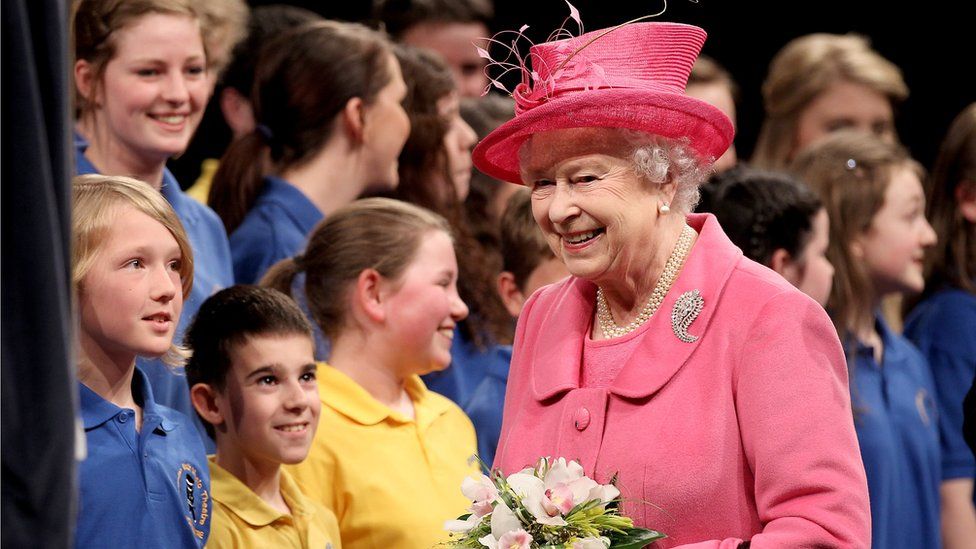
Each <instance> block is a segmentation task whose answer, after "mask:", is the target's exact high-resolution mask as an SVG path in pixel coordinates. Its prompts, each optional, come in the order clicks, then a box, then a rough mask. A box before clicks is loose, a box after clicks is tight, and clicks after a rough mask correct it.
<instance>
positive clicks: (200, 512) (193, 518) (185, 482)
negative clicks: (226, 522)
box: [176, 463, 210, 539]
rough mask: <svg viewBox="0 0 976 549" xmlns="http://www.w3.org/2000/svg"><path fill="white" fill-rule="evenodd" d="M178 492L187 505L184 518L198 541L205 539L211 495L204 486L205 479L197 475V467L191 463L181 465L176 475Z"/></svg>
mask: <svg viewBox="0 0 976 549" xmlns="http://www.w3.org/2000/svg"><path fill="white" fill-rule="evenodd" d="M176 490H177V493H178V494H179V495H180V497H181V498H182V499H183V504H184V505H185V507H184V511H183V516H184V517H185V518H186V522H187V523H188V524H189V525H190V528H192V529H193V535H194V537H196V538H197V539H203V530H201V528H203V527H204V526H206V524H207V521H209V520H210V494H209V493H208V492H207V487H206V486H204V484H203V479H202V478H200V475H199V474H198V473H197V469H196V467H194V466H193V465H192V464H190V463H183V464H181V465H180V469H179V471H177V473H176Z"/></svg>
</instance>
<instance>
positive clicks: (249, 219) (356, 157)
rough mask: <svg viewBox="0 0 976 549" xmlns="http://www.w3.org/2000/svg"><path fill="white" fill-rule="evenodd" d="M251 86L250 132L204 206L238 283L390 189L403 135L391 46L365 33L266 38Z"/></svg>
mask: <svg viewBox="0 0 976 549" xmlns="http://www.w3.org/2000/svg"><path fill="white" fill-rule="evenodd" d="M254 80H255V84H254V91H253V93H252V97H251V103H252V106H253V112H254V117H255V122H256V129H255V130H254V131H252V132H251V133H250V134H247V135H245V136H243V137H242V138H240V139H237V140H236V141H234V142H233V143H232V144H231V146H230V148H228V150H227V152H226V153H225V154H224V157H223V158H222V159H221V162H220V168H219V169H218V170H217V174H216V175H215V176H214V182H213V187H212V188H211V190H210V199H209V203H210V204H211V205H212V206H213V207H214V209H215V210H216V211H217V213H218V214H219V215H220V217H221V219H222V220H223V222H224V226H225V227H226V228H227V232H228V234H230V246H231V254H232V256H233V261H234V277H235V279H236V281H237V282H238V283H241V284H253V283H255V282H257V281H258V280H259V279H260V278H261V276H262V275H264V273H265V271H267V270H268V267H270V266H271V265H273V264H274V263H276V262H278V261H280V260H282V259H284V258H286V257H291V256H292V255H294V254H296V253H298V252H299V251H301V250H302V249H303V248H304V246H305V240H306V238H307V236H308V233H310V232H311V231H312V228H313V227H315V225H316V224H317V223H318V222H319V221H321V220H322V218H323V217H328V216H329V215H330V214H331V213H332V212H334V211H335V210H336V209H338V208H340V207H342V206H344V205H345V204H348V203H349V202H352V201H353V200H355V199H356V197H358V196H359V195H360V194H362V193H363V192H364V191H367V190H390V189H392V188H393V187H395V186H396V184H397V181H398V177H397V168H396V166H397V156H398V155H399V154H400V150H401V149H402V148H403V144H404V142H405V141H406V139H407V135H408V134H409V132H410V121H409V120H408V118H407V114H406V113H405V112H404V110H403V106H402V105H401V102H402V101H403V99H404V96H405V94H406V86H405V84H404V83H403V77H402V76H401V75H400V65H399V63H398V62H397V60H396V58H395V57H394V56H393V53H392V47H391V45H390V44H389V42H388V41H387V40H386V39H385V38H384V37H383V36H382V35H380V34H379V33H377V32H375V31H372V30H369V29H367V28H366V27H363V26H362V25H357V24H352V23H338V22H334V21H318V22H313V23H308V24H305V25H303V26H300V27H298V28H296V29H293V30H291V32H286V33H284V34H282V35H281V36H279V37H276V38H275V39H272V40H271V41H270V42H269V43H268V45H267V46H266V47H265V49H264V50H263V53H262V55H261V57H259V60H258V64H257V67H256V69H255V77H254Z"/></svg>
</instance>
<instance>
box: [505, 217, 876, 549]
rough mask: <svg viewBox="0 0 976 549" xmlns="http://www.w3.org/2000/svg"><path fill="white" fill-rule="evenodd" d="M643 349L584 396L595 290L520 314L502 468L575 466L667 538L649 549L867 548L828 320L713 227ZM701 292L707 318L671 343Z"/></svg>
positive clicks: (701, 226)
mask: <svg viewBox="0 0 976 549" xmlns="http://www.w3.org/2000/svg"><path fill="white" fill-rule="evenodd" d="M688 223H689V224H690V225H691V226H692V227H693V228H695V229H696V230H697V231H698V232H699V234H700V236H699V239H698V241H697V242H696V244H695V246H694V248H693V249H692V251H691V254H690V255H689V257H688V259H687V260H686V262H685V265H684V267H683V269H682V271H681V274H680V275H679V277H678V279H677V280H676V281H675V283H674V286H673V287H672V288H671V290H670V291H669V292H668V295H667V297H666V298H665V300H664V303H663V304H662V305H661V308H660V310H659V312H658V313H657V314H655V315H654V316H653V317H651V319H650V320H649V321H648V322H649V323H650V324H651V325H650V326H649V327H648V330H647V331H646V333H645V334H643V335H642V336H641V337H642V340H641V341H640V342H639V343H638V347H637V350H636V351H635V352H634V354H633V355H632V356H631V358H630V359H629V360H628V361H627V363H626V364H624V366H623V367H622V369H621V370H620V373H619V374H618V375H617V377H616V379H615V380H614V381H613V383H612V384H611V385H610V387H608V388H605V389H604V388H585V387H583V388H581V387H580V386H579V378H580V365H581V357H582V349H583V341H584V338H587V337H589V335H588V332H589V329H590V324H591V319H592V316H593V311H594V306H595V295H596V287H595V286H594V285H593V284H592V283H590V282H588V281H585V280H582V279H578V278H573V277H571V278H569V279H567V280H565V281H563V282H560V283H558V284H555V285H553V286H550V287H548V288H545V289H544V290H542V291H540V292H537V293H536V294H535V295H533V296H532V298H531V299H529V301H528V302H527V303H526V305H525V308H524V309H523V311H522V316H521V317H520V318H519V324H518V330H517V333H516V336H515V351H514V355H513V357H512V367H511V373H510V377H509V380H508V389H507V394H506V398H505V412H504V419H503V422H502V431H501V438H500V442H499V446H498V451H497V454H496V457H495V465H496V466H498V467H500V468H501V469H502V470H503V471H504V472H505V473H506V474H507V473H511V472H513V471H515V470H518V469H520V468H522V467H524V466H526V465H530V464H532V463H534V462H535V461H536V460H537V459H538V458H539V457H541V456H547V455H548V456H553V457H560V456H561V457H565V458H568V459H577V460H580V462H581V463H582V464H583V467H584V468H585V470H586V472H587V474H589V475H595V479H596V480H597V481H600V482H606V481H608V480H609V479H610V477H611V476H612V475H614V474H615V473H616V474H618V475H619V476H618V482H617V486H618V487H619V488H620V490H621V493H622V495H623V498H624V501H625V504H624V512H625V513H626V514H627V515H629V516H631V517H632V518H634V519H635V522H636V523H637V524H638V525H641V526H646V527H649V528H653V529H656V530H660V531H662V532H664V533H666V534H667V535H668V536H669V537H668V538H667V539H665V540H663V541H662V542H659V543H658V544H656V545H654V547H673V546H676V545H685V544H694V547H702V548H704V547H723V548H724V547H736V546H738V544H739V543H740V542H741V541H743V540H751V547H752V549H761V548H766V547H777V548H781V547H791V548H792V547H870V544H871V542H870V538H871V518H870V517H871V515H870V512H869V507H868V488H867V481H866V479H865V475H864V466H863V464H862V463H861V456H860V452H859V450H858V444H857V438H856V436H855V434H854V425H853V420H852V414H851V405H850V393H849V391H848V384H847V368H846V365H845V360H844V355H843V352H842V350H841V346H840V343H839V341H838V339H837V335H836V333H835V331H834V329H833V326H832V325H831V323H830V320H829V318H828V317H827V315H826V313H825V312H824V310H823V308H822V307H820V306H819V305H818V304H817V303H816V302H814V301H813V300H812V299H810V298H808V297H807V296H806V295H804V294H802V293H801V292H799V291H798V290H796V289H794V288H793V287H792V286H791V285H790V284H789V283H787V282H786V281H784V280H783V279H782V278H780V277H779V276H778V275H777V274H776V273H774V272H773V271H771V270H769V269H767V268H765V267H762V266H761V265H759V264H757V263H754V262H752V261H750V260H748V259H746V258H744V257H743V256H742V252H741V251H739V249H738V248H736V247H735V246H734V245H733V244H732V243H731V242H730V241H729V239H728V238H727V237H726V236H725V234H724V233H723V232H722V230H721V228H720V227H719V225H718V223H717V222H716V220H715V218H714V217H713V216H711V215H694V214H693V215H690V216H688ZM694 289H698V290H699V291H700V292H701V295H702V297H703V298H704V308H703V309H702V311H701V314H700V315H699V316H698V317H697V318H696V319H695V320H694V322H692V323H691V325H690V327H689V328H688V332H689V333H691V334H692V335H695V336H698V340H697V341H696V342H694V343H684V342H682V341H680V340H679V339H678V338H677V337H676V336H675V334H674V332H673V331H672V327H671V310H672V308H673V306H674V304H675V301H676V300H677V297H678V296H680V295H681V294H682V293H684V292H686V291H689V290H694Z"/></svg>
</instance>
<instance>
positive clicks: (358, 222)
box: [264, 198, 476, 549]
mask: <svg viewBox="0 0 976 549" xmlns="http://www.w3.org/2000/svg"><path fill="white" fill-rule="evenodd" d="M299 272H303V273H304V274H305V275H306V276H305V286H304V290H305V295H306V296H307V299H308V304H309V306H310V308H311V311H312V315H313V316H314V318H315V321H316V322H317V323H318V324H319V326H320V327H321V329H322V331H323V332H325V334H326V335H327V336H328V337H329V339H330V341H331V342H332V353H331V355H330V358H329V362H328V364H327V365H324V364H323V365H321V366H320V367H319V371H318V380H319V390H320V394H321V397H322V415H321V419H320V422H319V430H318V432H317V433H316V435H315V441H314V442H313V444H312V450H311V451H310V452H309V455H308V458H307V459H306V460H305V461H304V462H303V463H302V464H300V465H297V466H294V467H293V468H292V474H293V476H294V477H295V478H296V480H297V481H298V482H299V483H300V484H301V485H302V489H303V490H305V492H306V494H307V495H309V497H312V498H316V499H318V500H319V501H321V502H323V503H324V504H325V505H326V506H327V507H329V508H331V509H332V510H333V511H334V512H335V514H336V517H337V518H338V520H339V530H340V534H341V538H342V545H343V547H345V548H346V549H349V548H352V549H362V548H375V549H381V548H383V549H385V548H388V547H398V548H404V549H411V548H416V549H421V548H423V549H427V548H428V547H432V546H434V545H436V544H437V543H439V542H443V541H446V539H447V538H446V533H445V532H444V530H443V525H444V521H445V517H446V518H448V519H449V518H451V517H455V516H458V515H460V514H461V513H462V512H463V511H464V509H465V508H466V507H467V505H468V503H469V502H467V501H466V500H465V498H464V497H463V496H462V495H461V492H460V490H459V487H460V486H461V482H462V481H463V480H464V478H465V476H466V475H468V474H470V473H473V472H475V471H476V467H475V466H473V465H471V464H470V463H469V458H470V457H471V456H472V455H473V454H474V453H475V451H476V444H475V434H474V428H473V427H472V425H471V421H470V420H468V418H467V416H465V415H464V412H462V411H461V409H460V408H458V406H457V405H455V404H454V403H453V402H451V401H450V400H448V399H446V398H444V397H442V396H441V395H439V394H437V393H434V392H432V391H429V390H427V388H426V386H425V385H424V383H423V381H421V379H420V377H419V376H420V375H421V374H426V373H429V372H432V371H436V370H442V369H444V368H446V367H447V365H448V364H449V363H450V361H451V343H452V340H453V338H454V329H455V326H456V325H457V323H458V322H460V321H461V320H462V319H463V318H464V317H465V316H467V314H468V308H467V307H466V306H465V304H464V302H463V301H461V298H460V297H459V296H458V292H457V273H458V268H457V261H456V260H455V257H454V242H453V240H452V237H451V233H450V230H449V227H448V224H447V222H446V221H445V220H444V219H443V218H441V217H440V216H438V215H436V214H433V213H431V212H429V211H427V210H424V209H422V208H419V207H417V206H414V205H411V204H407V203H405V202H400V201H397V200H391V199H386V198H370V199H364V200H359V201H357V202H354V203H353V204H351V205H349V206H347V207H345V208H342V209H340V210H338V211H336V212H335V213H334V214H333V215H331V216H329V217H328V218H326V220H325V221H324V222H323V223H322V224H320V225H319V226H318V227H317V228H316V230H315V231H314V232H313V233H312V235H311V236H310V238H309V243H308V248H307V250H306V251H305V254H304V255H299V256H296V257H295V258H293V259H286V260H284V261H282V262H280V263H278V264H277V265H275V266H274V267H272V269H271V270H270V271H269V272H268V275H267V277H266V279H265V280H264V283H265V284H266V285H269V286H271V287H274V288H277V289H279V290H282V291H284V292H290V291H291V288H292V283H293V281H294V279H295V276H296V275H297V274H298V273H299Z"/></svg>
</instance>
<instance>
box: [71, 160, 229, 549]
mask: <svg viewBox="0 0 976 549" xmlns="http://www.w3.org/2000/svg"><path fill="white" fill-rule="evenodd" d="M73 187H74V206H73V208H72V237H73V256H72V280H73V283H74V288H75V291H76V292H77V309H78V314H79V316H80V321H79V324H78V362H77V366H78V381H79V387H78V388H79V404H80V409H81V419H82V421H83V423H84V428H85V446H86V451H87V455H86V457H85V458H84V460H83V461H82V462H81V464H80V466H79V470H78V480H79V482H78V484H79V504H78V521H77V530H76V532H75V546H76V547H107V546H116V547H139V546H142V545H145V542H146V540H152V543H153V544H154V545H155V546H157V547H188V548H196V547H203V546H204V544H205V543H206V541H207V536H208V534H209V532H210V513H211V511H210V509H209V500H210V498H209V492H210V477H209V474H208V470H207V456H206V454H205V453H204V448H203V444H202V443H201V441H200V439H199V437H198V435H197V431H196V430H195V429H194V427H193V424H192V423H191V422H190V420H189V418H188V417H186V416H185V415H183V414H181V413H180V412H177V411H176V410H172V409H170V408H168V407H166V406H163V405H161V404H159V403H158V402H157V399H156V398H155V396H154V389H155V388H154V387H152V386H151V385H150V383H149V380H148V378H147V377H146V375H145V374H144V373H143V372H142V371H141V370H140V369H138V368H136V365H135V362H136V357H137V356H143V357H163V360H164V361H165V362H166V363H167V364H170V365H173V366H176V365H180V364H181V363H182V361H183V353H182V351H181V349H180V348H179V347H176V346H174V344H173V335H174V333H175V332H176V324H177V321H178V319H179V318H180V312H181V310H182V308H183V296H184V295H188V294H189V292H190V288H191V287H192V285H193V253H192V252H191V250H190V243H189V241H188V239H187V235H186V233H185V232H184V231H183V227H182V225H181V224H180V222H179V220H178V219H177V217H176V214H175V212H174V211H173V209H172V208H171V207H170V205H169V204H168V203H167V202H166V201H165V200H164V199H163V197H162V196H160V194H159V193H158V192H157V191H155V190H154V189H153V188H152V187H150V186H149V185H147V184H145V183H143V182H141V181H137V180H134V179H130V178H126V177H106V176H99V175H87V176H81V177H78V178H76V179H75V182H74V185H73Z"/></svg>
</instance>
